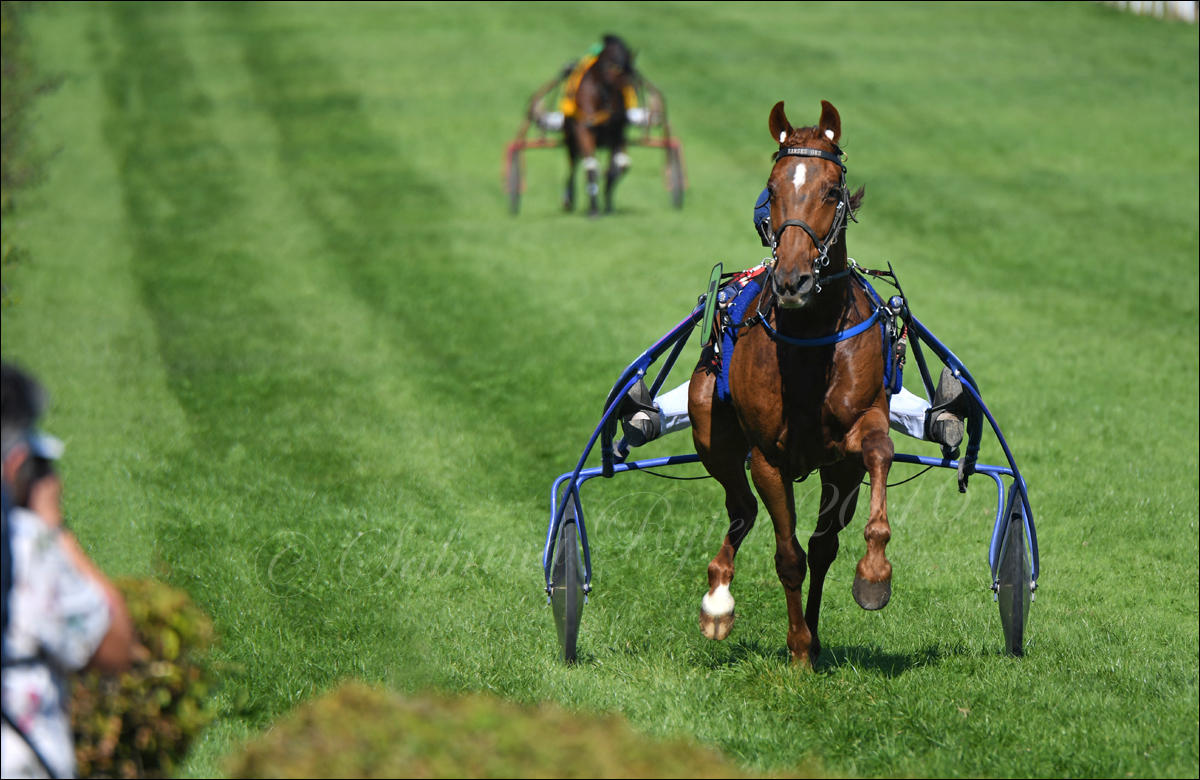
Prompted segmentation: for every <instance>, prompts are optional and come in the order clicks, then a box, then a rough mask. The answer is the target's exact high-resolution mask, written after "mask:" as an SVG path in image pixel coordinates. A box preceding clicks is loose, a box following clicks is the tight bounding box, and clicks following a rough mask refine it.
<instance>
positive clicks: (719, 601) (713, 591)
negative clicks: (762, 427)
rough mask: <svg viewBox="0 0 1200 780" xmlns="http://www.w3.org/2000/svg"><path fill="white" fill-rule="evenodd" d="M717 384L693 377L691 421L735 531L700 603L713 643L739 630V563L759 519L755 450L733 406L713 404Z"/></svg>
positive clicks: (728, 537)
mask: <svg viewBox="0 0 1200 780" xmlns="http://www.w3.org/2000/svg"><path fill="white" fill-rule="evenodd" d="M715 383H716V378H715V377H713V376H712V375H711V374H706V373H705V372H703V371H697V372H696V373H695V374H693V375H692V381H691V386H690V387H689V389H688V415H689V416H690V417H691V420H692V440H693V441H694V442H695V443H696V452H697V453H698V454H699V455H700V461H701V462H702V463H703V464H704V467H705V468H706V469H708V473H709V474H711V475H712V476H713V477H714V478H715V479H716V480H717V481H718V482H720V483H721V486H722V487H723V488H725V510H726V511H727V512H728V513H729V531H728V533H726V534H725V539H724V540H723V541H722V542H721V549H720V551H719V552H718V553H717V555H716V557H715V558H713V559H712V561H711V562H710V563H709V564H708V592H707V593H705V594H704V598H703V599H701V601H700V630H701V631H702V632H703V633H704V635H705V636H706V637H708V638H709V639H724V638H725V637H727V636H729V632H730V631H731V630H732V629H733V619H734V613H733V606H734V602H733V596H732V595H730V593H729V586H730V584H731V583H732V582H733V559H734V557H735V556H736V555H737V551H738V548H739V547H741V545H742V541H743V540H744V539H745V538H746V534H748V533H750V529H751V528H753V527H754V519H755V516H756V515H757V514H758V502H757V501H755V500H754V493H753V492H752V491H751V490H750V483H749V482H748V481H747V480H746V469H745V465H744V464H745V461H746V451H747V450H748V448H749V445H748V444H747V442H746V437H745V435H743V433H742V429H741V426H740V425H739V424H738V421H737V414H736V413H735V412H734V411H733V407H732V406H730V405H729V404H725V403H721V402H719V401H715V400H714V399H713V386H714V384H715Z"/></svg>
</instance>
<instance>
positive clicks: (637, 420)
mask: <svg viewBox="0 0 1200 780" xmlns="http://www.w3.org/2000/svg"><path fill="white" fill-rule="evenodd" d="M620 415H621V431H622V432H623V433H624V434H625V443H626V444H628V445H629V446H630V447H641V446H642V445H643V444H645V443H646V442H649V441H653V440H655V439H657V438H658V437H659V436H661V435H662V415H661V414H659V412H658V407H657V406H655V405H654V399H653V398H651V397H650V390H649V389H647V387H646V383H645V382H643V381H642V380H641V379H639V380H638V381H637V384H635V385H634V386H633V387H631V388H630V389H629V394H628V395H626V396H625V400H624V401H622V402H621V409H620Z"/></svg>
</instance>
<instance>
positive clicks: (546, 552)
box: [542, 303, 1040, 593]
mask: <svg viewBox="0 0 1200 780" xmlns="http://www.w3.org/2000/svg"><path fill="white" fill-rule="evenodd" d="M703 312H704V306H703V303H701V305H699V306H697V307H696V308H695V309H694V310H693V311H692V313H691V314H690V315H689V316H688V317H687V318H686V319H684V320H683V321H681V322H680V323H679V324H678V325H676V326H675V327H674V328H672V329H671V330H670V331H669V332H668V333H667V334H666V335H664V336H663V337H662V338H661V339H659V340H658V341H657V342H655V343H654V345H652V346H651V347H650V348H649V349H647V350H646V351H645V352H643V353H642V354H641V355H639V356H638V358H637V359H636V360H634V361H633V362H632V363H630V364H629V366H628V367H627V368H626V369H625V370H624V371H623V372H622V373H621V376H620V378H619V379H618V380H617V382H616V384H614V385H613V388H612V390H611V391H610V392H609V394H608V398H607V399H606V401H605V406H604V414H603V416H602V417H601V418H600V423H599V424H598V425H597V426H596V429H595V430H594V431H593V432H592V435H591V437H590V438H589V439H588V442H587V446H585V447H584V450H583V454H582V455H581V456H580V457H579V461H578V462H577V463H576V465H575V468H574V469H573V470H572V471H569V472H566V473H564V474H562V475H560V476H559V477H558V478H557V479H555V480H554V484H553V485H552V486H551V489H550V524H549V528H547V530H546V544H545V547H544V548H543V552H542V568H543V571H544V574H545V579H546V588H547V593H549V591H550V587H551V584H552V583H551V575H552V571H551V567H552V563H553V560H554V545H555V542H556V538H557V536H558V533H559V529H560V528H561V527H562V522H563V517H564V516H565V514H566V507H567V502H568V501H572V502H574V508H575V516H576V524H577V526H578V528H579V538H580V545H581V547H582V548H583V564H584V592H585V593H587V592H590V591H591V581H592V561H591V550H590V545H589V543H588V537H587V528H586V524H585V521H584V514H583V502H582V501H581V499H580V488H581V487H582V486H583V484H584V483H585V482H587V481H588V480H591V479H595V478H596V477H612V476H615V475H616V474H622V473H626V472H631V471H641V470H643V469H648V468H661V467H665V466H679V465H684V464H688V463H697V462H699V460H700V458H699V456H698V455H695V454H688V455H673V456H670V457H665V458H651V459H648V460H642V461H635V462H630V463H614V462H613V457H612V430H613V428H614V427H615V425H616V417H615V415H616V411H617V409H618V408H619V407H620V404H621V401H622V400H624V398H625V396H626V395H627V394H628V393H629V391H630V390H631V389H632V388H633V386H634V385H635V384H636V383H637V382H638V380H640V379H641V378H642V377H644V376H645V375H646V372H647V371H648V370H649V368H650V366H651V365H653V363H654V362H655V361H656V360H658V358H659V357H661V356H662V355H663V354H664V353H665V352H667V350H668V349H670V350H671V353H670V356H669V357H668V359H667V361H666V363H665V364H664V365H663V368H662V369H661V370H660V371H659V374H658V377H657V378H656V379H655V381H654V383H653V385H652V388H653V389H652V391H651V395H652V396H656V395H657V394H658V391H659V389H660V388H661V387H662V384H663V381H664V380H665V379H666V376H667V374H668V373H669V372H670V370H671V368H672V367H673V366H674V364H675V361H676V359H677V358H678V357H679V355H680V353H681V352H682V350H683V347H684V345H685V343H686V341H687V339H688V337H689V336H690V335H691V333H692V331H693V330H694V329H695V327H696V323H697V322H698V318H699V317H701V316H702V315H703ZM906 319H907V321H908V324H909V327H910V328H911V329H912V332H913V333H914V334H915V335H916V338H914V339H912V342H911V343H912V345H913V347H914V349H913V352H914V354H915V355H916V358H917V362H918V365H919V367H920V371H921V378H922V381H923V383H924V384H925V387H926V392H927V394H928V395H929V396H930V397H932V396H933V381H932V377H931V376H930V373H929V370H928V367H927V365H926V362H925V356H924V353H923V352H922V350H921V345H920V342H921V341H924V342H925V344H927V345H928V346H929V348H930V350H931V351H932V352H933V353H934V354H935V355H936V356H937V357H938V359H939V360H941V361H942V362H943V363H944V364H945V365H946V366H948V367H949V368H950V370H951V371H953V372H954V373H955V375H956V376H957V377H959V379H960V381H962V384H963V387H964V388H966V390H967V392H968V393H969V394H970V396H971V399H972V401H973V402H974V403H975V405H976V406H977V408H978V409H979V410H980V412H981V413H982V414H983V416H984V417H986V419H987V421H988V423H989V424H990V425H991V428H992V431H993V432H994V433H995V435H996V439H997V440H998V441H999V442H1000V446H1001V448H1002V450H1003V451H1004V456H1005V459H1006V460H1007V461H1008V465H1007V466H993V465H988V464H980V463H975V464H974V465H973V472H974V473H977V474H984V475H987V476H988V477H990V478H991V479H992V480H993V481H994V482H995V484H996V492H997V498H996V519H995V524H994V526H993V530H992V537H991V540H990V544H989V547H988V564H989V566H990V567H991V571H992V579H993V582H995V581H996V571H997V566H998V564H999V556H1000V551H1001V548H1002V541H1003V535H1004V530H1005V528H1006V527H1007V523H1008V519H1009V514H1010V513H1009V512H1008V511H1006V509H1010V506H1009V502H1011V501H1015V500H1016V499H1017V498H1018V497H1019V498H1020V500H1021V507H1022V508H1023V510H1024V511H1023V512H1022V514H1023V516H1024V525H1025V532H1026V538H1027V539H1028V540H1029V541H1028V544H1029V548H1030V549H1029V552H1030V553H1031V556H1030V557H1031V560H1032V572H1031V574H1032V583H1031V585H1032V587H1034V588H1036V587H1037V579H1038V575H1039V572H1040V562H1039V557H1038V544H1037V532H1036V530H1035V528H1034V523H1033V513H1032V511H1031V509H1030V506H1029V495H1028V488H1027V486H1026V483H1025V479H1024V477H1023V476H1022V475H1021V472H1020V470H1019V469H1018V468H1017V464H1016V460H1015V459H1014V458H1013V454H1012V450H1011V448H1010V447H1009V445H1008V441H1007V439H1006V438H1005V436H1004V433H1003V432H1002V431H1001V430H1000V425H999V423H997V422H996V419H995V417H994V416H993V415H992V413H991V411H990V410H989V409H988V408H987V405H986V404H985V403H984V402H983V398H982V397H981V395H980V392H979V386H978V383H977V382H976V381H975V378H974V377H973V376H972V375H971V372H970V371H968V370H967V367H966V366H965V365H964V364H963V362H962V361H961V360H959V358H958V356H956V355H955V354H954V353H953V352H952V351H950V349H949V348H948V347H946V345H945V344H943V343H942V342H941V341H940V340H939V339H938V338H937V337H936V336H934V335H933V333H932V332H931V331H930V330H929V329H928V328H926V327H925V326H924V325H923V324H922V323H921V322H920V321H919V320H917V319H916V318H915V317H913V316H912V314H911V312H908V316H907V317H906ZM967 433H968V437H969V438H968V446H967V457H968V458H969V459H972V460H973V459H974V458H975V457H976V455H977V454H978V452H979V446H980V439H981V437H982V427H981V425H980V424H979V419H978V417H973V419H972V420H970V421H969V422H968V430H967ZM598 439H600V440H601V441H602V445H603V446H602V465H600V466H597V467H592V468H585V467H584V466H585V464H586V463H587V459H588V457H589V456H590V455H591V452H592V449H593V448H594V447H595V445H596V441H597V440H598ZM893 460H894V462H896V463H908V464H912V465H918V466H931V467H936V468H946V469H953V470H957V469H958V468H959V462H958V461H957V460H948V459H944V458H931V457H926V456H923V455H909V454H905V453H897V454H896V455H895V456H894V458H893ZM1004 477H1009V478H1011V480H1012V486H1011V487H1012V491H1013V493H1015V495H1012V494H1010V495H1009V496H1008V498H1009V502H1006V500H1005V498H1006V491H1005V487H1004V479H1003V478H1004Z"/></svg>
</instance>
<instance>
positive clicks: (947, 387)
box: [925, 368, 971, 460]
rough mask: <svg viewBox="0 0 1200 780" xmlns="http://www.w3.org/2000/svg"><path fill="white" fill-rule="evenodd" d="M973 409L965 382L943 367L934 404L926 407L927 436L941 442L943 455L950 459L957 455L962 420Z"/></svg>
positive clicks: (960, 442) (934, 396)
mask: <svg viewBox="0 0 1200 780" xmlns="http://www.w3.org/2000/svg"><path fill="white" fill-rule="evenodd" d="M970 410H971V407H970V401H969V399H968V398H967V394H966V393H965V392H964V391H963V386H962V382H960V381H959V380H958V377H956V376H955V375H954V372H953V371H951V370H950V369H949V368H943V369H942V375H941V377H939V378H938V384H937V390H935V391H934V393H933V405H932V406H930V407H929V408H928V409H926V410H925V438H926V439H927V440H929V441H933V442H937V443H938V444H940V445H942V457H944V458H946V459H947V460H953V459H954V458H957V457H958V447H959V445H960V444H962V440H963V433H964V432H965V426H964V425H963V420H964V419H965V418H966V416H967V414H968V413H969V412H970Z"/></svg>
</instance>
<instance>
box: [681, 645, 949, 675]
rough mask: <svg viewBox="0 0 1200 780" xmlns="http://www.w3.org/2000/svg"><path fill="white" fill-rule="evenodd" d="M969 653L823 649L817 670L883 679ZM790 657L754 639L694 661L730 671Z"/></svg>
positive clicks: (928, 649) (934, 648)
mask: <svg viewBox="0 0 1200 780" xmlns="http://www.w3.org/2000/svg"><path fill="white" fill-rule="evenodd" d="M967 654H969V651H968V650H967V649H966V648H945V647H939V646H936V645H930V646H928V647H925V648H923V649H921V650H917V651H915V652H907V653H894V652H887V651H885V650H882V649H880V648H878V647H872V646H861V647H847V646H838V647H826V648H823V649H822V650H821V656H820V658H819V659H818V660H817V664H816V671H817V672H818V673H821V674H830V673H833V672H836V671H838V670H839V669H843V668H850V669H851V670H853V671H854V672H856V673H858V672H869V673H873V674H878V675H882V676H884V677H899V676H900V675H902V674H904V673H905V672H907V671H909V670H910V669H916V668H920V667H922V666H931V665H936V664H939V663H941V662H942V661H943V660H945V659H948V658H952V657H958V656H963V655H967ZM791 660H792V654H791V652H790V651H789V650H788V649H787V647H786V646H785V645H783V644H778V645H776V644H774V643H771V642H764V641H761V640H756V639H749V640H733V641H730V642H729V643H728V644H727V645H726V652H725V653H724V654H721V655H720V656H719V657H717V656H709V657H700V658H697V659H696V661H695V663H696V666H699V667H703V668H707V669H712V670H714V671H715V670H719V669H725V670H728V669H733V668H736V667H739V666H742V665H744V664H747V663H754V662H764V661H765V662H767V663H771V664H780V665H788V664H790V663H791Z"/></svg>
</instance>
